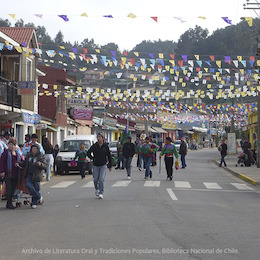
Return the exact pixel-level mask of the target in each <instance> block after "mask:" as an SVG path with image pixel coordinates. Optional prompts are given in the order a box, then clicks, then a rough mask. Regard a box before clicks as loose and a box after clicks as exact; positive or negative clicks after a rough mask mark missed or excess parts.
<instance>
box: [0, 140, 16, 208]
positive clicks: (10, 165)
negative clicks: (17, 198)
mask: <svg viewBox="0 0 260 260" xmlns="http://www.w3.org/2000/svg"><path fill="white" fill-rule="evenodd" d="M16 144H17V143H16V140H15V139H12V140H10V141H9V142H8V149H6V150H5V151H4V152H3V153H2V155H1V159H0V176H1V177H3V178H4V181H5V184H6V200H7V203H6V208H8V209H15V207H14V206H13V203H12V198H13V195H14V191H15V188H16V185H17V182H18V178H19V177H20V176H21V170H20V168H19V167H18V163H19V162H21V155H20V153H18V152H17V151H16V150H15V148H16Z"/></svg>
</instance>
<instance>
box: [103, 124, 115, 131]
mask: <svg viewBox="0 0 260 260" xmlns="http://www.w3.org/2000/svg"><path fill="white" fill-rule="evenodd" d="M104 126H105V127H106V128H107V129H108V130H112V131H118V128H117V127H115V126H111V125H104Z"/></svg>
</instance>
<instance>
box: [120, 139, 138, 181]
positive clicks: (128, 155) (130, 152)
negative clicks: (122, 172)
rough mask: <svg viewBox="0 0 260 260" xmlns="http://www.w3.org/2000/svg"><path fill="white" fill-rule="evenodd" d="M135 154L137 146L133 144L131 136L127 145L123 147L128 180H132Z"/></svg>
mask: <svg viewBox="0 0 260 260" xmlns="http://www.w3.org/2000/svg"><path fill="white" fill-rule="evenodd" d="M135 152H136V151H135V145H134V144H133V143H132V138H131V136H128V137H127V138H126V143H124V145H123V156H124V161H125V167H126V173H127V179H128V180H130V179H131V163H132V159H133V156H134V155H135Z"/></svg>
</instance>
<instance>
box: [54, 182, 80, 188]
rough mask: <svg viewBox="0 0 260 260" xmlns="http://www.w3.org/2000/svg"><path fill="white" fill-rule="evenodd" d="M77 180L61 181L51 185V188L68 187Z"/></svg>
mask: <svg viewBox="0 0 260 260" xmlns="http://www.w3.org/2000/svg"><path fill="white" fill-rule="evenodd" d="M75 182H76V181H62V182H59V183H58V184H56V185H53V186H51V188H67V187H69V186H70V185H72V184H73V183H75Z"/></svg>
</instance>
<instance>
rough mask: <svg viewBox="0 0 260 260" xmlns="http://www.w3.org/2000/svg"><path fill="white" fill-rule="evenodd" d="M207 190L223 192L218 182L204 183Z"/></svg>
mask: <svg viewBox="0 0 260 260" xmlns="http://www.w3.org/2000/svg"><path fill="white" fill-rule="evenodd" d="M203 184H204V185H205V187H206V188H207V189H212V190H222V188H221V187H220V186H219V185H218V184H217V183H216V182H203Z"/></svg>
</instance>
